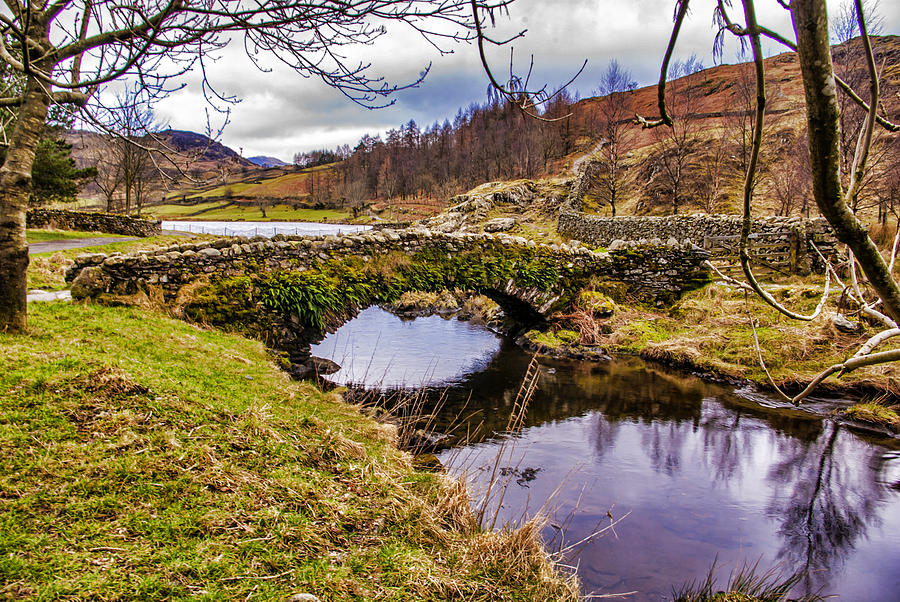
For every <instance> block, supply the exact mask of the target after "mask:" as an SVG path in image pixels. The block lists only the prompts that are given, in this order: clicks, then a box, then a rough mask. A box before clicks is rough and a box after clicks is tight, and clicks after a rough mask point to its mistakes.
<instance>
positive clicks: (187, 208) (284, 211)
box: [145, 202, 352, 222]
mask: <svg viewBox="0 0 900 602" xmlns="http://www.w3.org/2000/svg"><path fill="white" fill-rule="evenodd" d="M222 204H223V203H221V202H215V203H201V204H199V205H158V206H155V207H150V208H149V209H148V210H147V211H146V212H145V213H147V214H152V215H154V216H155V217H157V218H172V219H177V218H182V217H183V218H185V219H194V220H201V221H248V222H249V221H254V222H259V221H263V222H266V221H276V222H280V221H294V222H346V221H348V220H350V219H351V217H352V216H351V214H350V213H349V212H346V211H338V210H335V209H294V208H292V207H291V206H290V205H273V206H271V207H269V208H267V209H266V217H263V215H262V211H260V209H259V207H256V206H251V205H229V206H227V207H222V208H221V209H213V210H212V211H207V212H205V213H201V214H200V215H195V216H191V217H189V218H188V217H187V216H189V215H190V214H192V213H194V212H196V211H199V210H200V209H202V208H205V207H214V206H217V205H222Z"/></svg>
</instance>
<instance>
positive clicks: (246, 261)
mask: <svg viewBox="0 0 900 602" xmlns="http://www.w3.org/2000/svg"><path fill="white" fill-rule="evenodd" d="M393 252H400V253H402V254H404V255H407V256H410V257H414V256H422V257H423V258H424V259H423V261H426V262H431V263H437V262H439V261H440V260H441V258H443V257H446V258H448V259H456V260H460V259H466V260H467V261H469V262H471V263H478V262H484V261H488V262H490V261H492V259H491V258H493V259H494V260H497V259H498V258H501V257H502V258H504V261H507V262H512V265H514V266H515V265H519V264H521V265H520V268H517V269H520V271H521V276H520V277H516V273H514V272H509V274H508V275H512V277H511V278H509V279H508V280H506V281H504V282H502V283H501V282H492V283H491V286H494V287H497V288H498V289H499V290H500V291H501V292H503V293H504V294H508V295H511V296H514V297H516V298H518V299H520V300H522V301H524V302H526V303H528V304H529V305H532V306H533V307H534V308H535V310H536V311H537V312H538V313H541V314H543V315H547V312H549V311H552V310H553V309H554V308H555V303H554V300H556V299H559V298H560V297H561V296H562V294H563V293H564V292H565V291H563V290H561V287H564V286H573V285H576V284H581V285H583V284H585V282H581V281H582V280H586V279H588V278H591V277H593V278H595V279H597V280H599V281H616V282H620V283H622V284H623V285H624V286H625V287H626V288H627V290H628V292H629V293H632V294H634V295H635V296H637V297H640V298H643V299H646V300H662V301H669V300H672V299H674V298H677V297H678V296H679V295H680V294H681V293H683V292H684V291H685V290H689V289H690V288H695V287H696V286H698V284H700V283H703V282H706V281H707V280H708V272H707V269H706V267H705V265H704V261H705V259H706V258H707V257H708V253H706V252H705V251H703V250H702V249H699V248H698V247H696V246H693V245H691V244H681V243H678V242H677V241H675V240H674V239H670V240H669V241H668V242H663V241H661V240H657V239H654V240H649V241H642V242H639V243H628V244H625V245H620V246H618V247H617V248H615V249H612V250H610V251H604V250H591V249H588V248H586V247H584V246H582V245H580V244H577V243H576V244H574V245H566V244H562V245H555V244H554V245H547V244H541V243H535V242H534V241H530V240H526V239H524V238H522V237H516V236H509V235H507V234H503V233H500V234H487V233H486V234H475V233H440V232H432V231H429V230H426V229H407V230H399V231H398V230H382V231H368V232H363V233H357V234H347V235H343V236H322V237H302V236H282V235H279V236H276V237H274V238H272V239H265V238H262V237H254V238H251V239H247V238H244V237H233V238H222V239H217V240H213V241H203V242H198V243H192V242H187V243H183V244H179V245H173V246H170V247H167V248H163V249H159V250H156V251H150V252H145V251H142V252H138V253H134V254H130V255H122V254H112V255H105V254H102V253H99V254H86V255H81V256H79V257H77V258H76V260H75V265H74V266H72V268H70V270H69V272H68V274H67V280H68V281H69V282H71V283H72V294H73V296H74V297H76V298H84V297H96V296H98V295H102V294H113V295H128V294H133V293H135V292H137V291H139V290H143V289H146V288H147V287H148V286H153V287H157V288H158V289H160V290H162V291H163V294H164V296H165V297H166V298H168V299H171V298H174V297H175V295H177V293H178V291H179V290H180V289H181V287H183V286H185V285H186V284H189V283H191V282H194V281H195V280H198V279H200V278H205V279H208V280H215V279H220V278H229V277H235V276H242V275H246V274H250V273H260V272H273V271H304V270H306V269H309V268H310V267H312V266H314V265H316V264H318V263H322V262H326V261H331V260H337V259H344V258H351V257H355V258H359V259H362V260H363V261H370V260H372V259H373V258H375V257H380V256H383V255H386V254H388V253H393ZM423 253H424V254H428V253H430V254H432V255H431V256H428V257H425V256H424V255H422V254H423ZM537 259H540V261H541V262H542V263H541V265H545V266H546V267H547V268H548V269H550V268H552V269H553V270H555V271H554V272H553V273H555V274H558V278H556V280H555V282H552V283H546V282H544V283H538V282H536V281H535V282H531V281H529V278H528V270H529V269H530V270H531V271H534V269H537V268H534V267H533V266H532V267H531V268H529V267H527V266H526V264H527V262H529V261H537ZM495 271H496V270H495ZM496 273H497V274H498V277H499V274H500V272H496ZM504 274H506V273H505V272H504ZM451 278H459V276H452V277H451ZM463 279H465V278H464V277H463ZM458 284H459V286H466V284H467V283H465V282H459V283H458ZM481 286H482V287H483V286H485V283H484V282H481Z"/></svg>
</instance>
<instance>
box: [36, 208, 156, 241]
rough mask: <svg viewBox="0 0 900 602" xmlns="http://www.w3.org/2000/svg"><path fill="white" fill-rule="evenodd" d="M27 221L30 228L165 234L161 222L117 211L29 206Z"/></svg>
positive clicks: (129, 233) (148, 234)
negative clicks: (121, 213)
mask: <svg viewBox="0 0 900 602" xmlns="http://www.w3.org/2000/svg"><path fill="white" fill-rule="evenodd" d="M26 223H27V224H28V227H29V228H56V229H58V230H79V231H82V232H106V233H107V234H121V235H123V236H141V237H143V236H157V235H159V234H161V233H162V225H161V223H160V222H158V221H152V220H146V219H139V218H136V217H129V216H127V215H117V214H115V213H92V212H87V211H70V210H68V209H43V208H34V209H29V210H28V215H27V216H26Z"/></svg>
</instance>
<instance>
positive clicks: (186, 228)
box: [162, 222, 371, 238]
mask: <svg viewBox="0 0 900 602" xmlns="http://www.w3.org/2000/svg"><path fill="white" fill-rule="evenodd" d="M162 227H163V229H164V230H178V231H180V232H190V233H191V234H212V235H215V236H265V237H266V238H272V237H273V236H275V235H276V234H283V235H285V236H327V235H335V236H340V235H343V234H355V233H357V232H363V231H365V230H369V229H370V228H371V226H351V225H347V224H341V225H338V224H334V225H332V224H310V223H308V224H302V225H300V224H284V225H281V224H279V225H274V224H240V225H238V224H234V223H227V224H226V223H202V224H196V223H191V222H163V224H162Z"/></svg>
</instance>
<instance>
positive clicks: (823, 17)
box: [643, 0, 900, 403]
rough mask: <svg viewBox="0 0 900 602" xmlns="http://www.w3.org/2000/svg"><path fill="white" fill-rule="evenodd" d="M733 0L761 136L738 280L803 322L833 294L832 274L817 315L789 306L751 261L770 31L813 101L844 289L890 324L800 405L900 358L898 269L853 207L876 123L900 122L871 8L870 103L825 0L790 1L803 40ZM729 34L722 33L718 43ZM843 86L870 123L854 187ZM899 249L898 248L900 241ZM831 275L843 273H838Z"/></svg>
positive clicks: (811, 117) (815, 159)
mask: <svg viewBox="0 0 900 602" xmlns="http://www.w3.org/2000/svg"><path fill="white" fill-rule="evenodd" d="M729 4H730V3H728V2H727V1H726V0H719V1H718V6H717V8H716V18H717V20H718V22H719V25H720V35H721V34H724V33H725V32H730V33H731V34H734V35H736V36H738V37H739V38H741V39H746V40H749V42H750V47H751V49H752V53H753V64H754V68H755V79H756V99H757V100H756V106H755V116H754V126H753V141H752V146H751V153H750V160H749V164H748V167H747V172H746V176H745V180H744V191H743V224H742V228H741V252H740V257H741V266H742V268H743V271H744V276H745V277H746V279H747V282H746V283H737V284H739V285H741V286H743V287H745V288H746V289H747V290H750V291H753V292H755V293H756V294H757V295H758V296H759V297H760V298H761V299H762V300H763V301H765V302H766V303H767V304H769V305H771V306H772V307H774V308H775V309H777V310H778V311H779V312H781V313H783V314H785V315H787V316H789V317H791V318H794V319H799V320H812V319H814V318H815V317H816V316H818V315H819V313H820V312H821V310H822V308H823V307H824V304H825V301H826V300H827V297H828V293H829V282H828V279H827V278H826V285H825V292H824V294H823V296H822V299H821V301H820V303H819V305H818V306H817V308H816V309H815V310H814V311H813V312H812V314H809V315H803V314H799V313H797V312H794V311H791V310H790V309H788V308H786V307H784V306H783V305H781V304H780V303H779V302H778V301H776V300H775V298H774V297H773V296H772V295H771V294H770V293H768V292H767V291H766V290H764V289H763V287H762V286H761V285H760V284H759V282H758V281H757V279H756V277H755V275H754V274H753V270H752V267H751V265H750V255H749V251H748V246H749V245H748V243H749V237H750V230H751V223H752V205H751V200H752V192H753V186H754V179H755V177H756V172H757V166H758V160H759V154H760V149H761V147H762V142H763V127H764V124H765V110H766V81H765V64H764V62H763V55H762V45H761V37H762V36H765V37H768V38H770V39H773V40H775V41H777V42H779V43H781V44H784V45H785V46H787V47H788V48H790V49H791V50H794V51H796V52H797V53H798V57H799V62H800V70H801V75H802V79H803V86H804V91H805V98H806V115H807V129H808V132H809V145H808V151H809V158H810V173H811V176H812V178H811V182H812V190H813V197H814V198H815V201H816V205H817V207H818V208H819V211H820V212H821V213H822V215H823V216H824V217H825V218H826V219H827V220H828V222H829V223H830V224H831V226H832V228H833V229H834V232H835V235H836V236H837V238H838V240H840V241H841V242H843V243H844V244H846V245H847V247H848V249H849V251H850V253H851V260H850V263H849V273H850V275H851V283H850V285H848V286H847V287H845V288H844V292H845V294H846V295H847V296H848V297H850V298H851V299H853V300H854V301H855V302H857V303H858V304H859V306H860V309H861V311H862V312H863V313H864V314H866V315H867V316H869V317H870V318H872V319H874V320H877V321H879V322H880V323H882V324H884V326H885V329H884V330H882V331H881V332H879V333H878V334H876V335H875V336H873V337H871V338H870V339H869V340H868V341H866V342H865V344H863V345H862V346H861V347H860V348H859V349H858V350H857V352H856V353H855V354H854V355H853V356H852V357H850V358H848V359H847V360H846V361H844V362H841V363H839V364H835V365H834V366H830V367H829V368H827V369H825V370H823V371H822V372H821V373H820V374H818V375H817V376H816V377H815V378H814V379H813V380H812V382H811V383H810V384H809V386H807V388H806V389H805V390H804V391H802V392H801V393H800V394H798V395H797V396H795V397H793V398H792V400H793V401H794V403H799V401H800V400H801V399H803V398H804V397H805V396H806V395H808V394H809V392H810V391H812V390H813V389H814V387H815V386H816V385H818V383H820V382H821V381H822V380H824V379H825V378H828V377H829V376H831V375H832V374H844V373H847V372H850V371H853V370H856V369H858V368H861V367H863V366H870V365H873V364H879V363H885V362H893V361H897V360H900V349H891V350H889V351H880V352H877V351H876V349H878V348H879V347H880V346H881V345H882V344H884V343H885V341H888V340H890V339H892V338H894V337H896V336H898V335H900V328H898V326H897V323H898V321H900V286H898V283H897V281H896V279H895V278H894V277H893V276H892V274H891V268H892V266H893V258H892V260H891V266H889V265H888V263H887V262H885V260H884V258H883V257H882V256H881V253H880V252H879V250H878V247H877V246H876V245H875V243H874V242H873V241H872V239H871V238H869V235H868V230H867V228H866V226H865V224H863V223H862V222H861V221H860V220H859V218H858V217H857V216H856V215H855V214H854V212H853V211H852V207H853V205H854V204H855V199H856V198H857V195H858V193H859V187H860V185H861V183H862V180H863V177H864V176H865V173H866V168H867V161H868V158H869V151H870V148H871V145H872V138H873V135H874V131H875V127H876V125H881V126H882V127H884V128H886V129H888V130H890V131H895V132H896V131H898V130H900V126H898V125H896V124H893V123H891V122H890V121H888V120H887V119H885V118H884V117H883V116H880V115H878V108H879V102H878V101H879V94H880V90H879V78H878V70H877V68H876V65H875V57H874V53H873V51H872V46H871V43H870V40H869V37H868V34H867V27H866V21H865V10H864V8H863V3H862V0H855V6H856V19H857V25H858V28H859V32H860V34H861V35H860V38H861V44H862V47H863V50H864V56H865V64H866V70H867V73H868V78H867V84H868V86H867V87H868V90H867V93H866V96H868V102H867V101H866V100H864V99H863V97H862V96H860V94H859V93H857V92H856V91H855V90H853V88H852V86H850V85H849V84H848V83H847V82H845V81H844V80H842V79H841V78H840V77H839V76H837V75H836V73H835V69H834V64H833V62H832V57H831V47H830V45H829V37H828V33H829V31H828V15H827V11H826V8H825V3H824V1H823V0H793V1H792V2H790V4H787V3H783V2H782V6H783V7H784V8H785V9H786V10H789V11H790V13H791V20H792V23H793V27H794V34H795V39H794V40H791V39H788V38H786V37H784V36H782V35H780V34H778V33H776V32H774V31H773V30H771V29H769V28H767V27H765V26H763V25H761V24H760V23H758V22H757V19H756V8H755V5H754V2H753V0H742V5H743V13H744V23H743V24H740V23H737V22H735V21H734V20H733V19H732V18H731V15H730V14H729V12H728V5H729ZM687 8H688V0H681V2H679V4H678V11H677V16H676V25H675V27H674V28H673V33H672V36H671V37H670V40H669V45H668V48H667V51H666V56H665V58H664V59H663V74H664V73H665V66H666V64H667V63H668V61H669V60H670V58H671V54H672V50H673V48H674V46H675V42H676V40H677V37H678V31H679V29H680V25H681V23H682V21H683V20H684V16H685V15H686V14H687ZM719 40H721V37H720V38H718V40H717V43H718V41H719ZM839 90H840V91H843V93H844V94H846V95H847V96H848V97H849V98H850V99H851V100H852V101H853V102H854V103H856V104H857V105H859V106H860V107H862V109H863V110H864V111H865V113H866V119H865V124H864V127H863V128H862V129H861V131H860V135H859V138H858V139H857V144H856V145H855V150H854V153H853V159H852V161H851V162H850V165H851V169H850V171H849V182H848V183H847V186H846V188H845V187H844V186H843V184H842V181H841V145H840V127H839V113H840V108H839V101H838V91H839ZM659 98H660V103H659V106H660V113H661V117H660V119H658V120H654V121H649V120H646V119H644V120H643V123H644V124H645V125H646V126H648V127H657V126H659V125H669V124H671V121H672V120H671V117H670V116H669V115H668V112H667V110H666V103H665V77H661V78H660V86H659ZM894 248H895V251H896V248H897V245H894ZM858 268H859V269H861V270H862V272H863V274H864V275H865V277H866V280H867V282H860V279H859V278H857V269H858ZM828 276H829V277H831V276H834V277H835V278H836V277H837V276H836V274H833V271H829V272H828Z"/></svg>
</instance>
